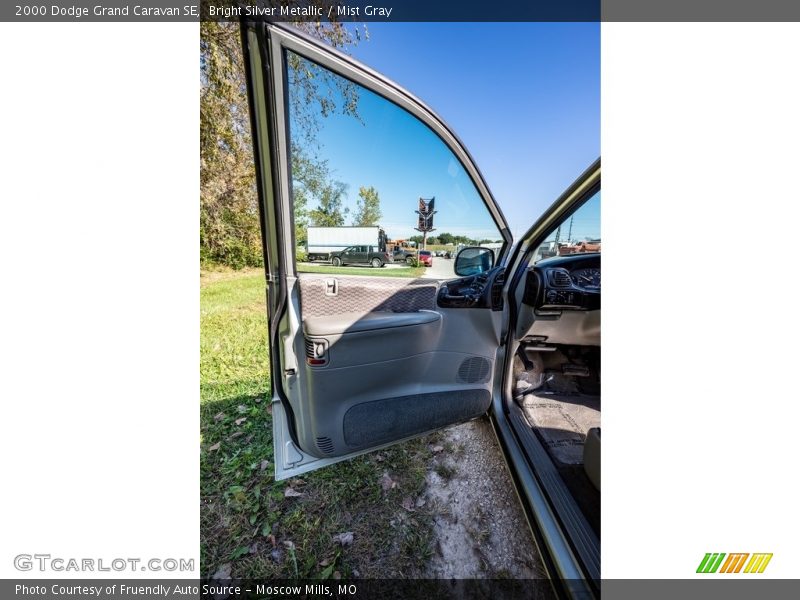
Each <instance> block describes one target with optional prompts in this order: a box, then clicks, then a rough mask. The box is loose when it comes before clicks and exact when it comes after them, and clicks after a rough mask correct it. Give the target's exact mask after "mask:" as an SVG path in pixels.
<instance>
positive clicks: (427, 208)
mask: <svg viewBox="0 0 800 600" xmlns="http://www.w3.org/2000/svg"><path fill="white" fill-rule="evenodd" d="M434 200H436V196H434V197H433V198H431V199H429V200H426V199H425V198H420V199H419V210H415V211H414V212H415V213H417V226H416V227H415V228H414V229H416V230H417V231H419V232H420V233H422V248H420V250H424V249H425V245H426V244H427V243H428V233H429V232H431V231H436V229H435V228H434V227H433V215H435V214H436V211H435V210H433V202H434Z"/></svg>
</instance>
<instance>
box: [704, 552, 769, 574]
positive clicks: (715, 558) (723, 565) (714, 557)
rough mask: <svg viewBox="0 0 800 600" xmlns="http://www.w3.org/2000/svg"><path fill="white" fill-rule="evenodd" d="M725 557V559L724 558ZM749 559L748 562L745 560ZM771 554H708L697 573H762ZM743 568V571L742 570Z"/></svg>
mask: <svg viewBox="0 0 800 600" xmlns="http://www.w3.org/2000/svg"><path fill="white" fill-rule="evenodd" d="M726 556H727V558H726ZM748 557H750V560H749V561H748V560H747V558H748ZM770 560H772V553H771V552H770V553H757V554H749V553H747V552H738V553H733V554H725V553H724V552H713V553H712V552H708V553H706V555H705V556H704V557H703V560H701V561H700V564H699V565H698V567H697V572H698V573H716V572H718V571H719V572H720V573H763V572H764V569H766V568H767V565H768V564H769V561H770ZM742 568H744V570H743V569H742Z"/></svg>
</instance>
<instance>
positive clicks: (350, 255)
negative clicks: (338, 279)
mask: <svg viewBox="0 0 800 600" xmlns="http://www.w3.org/2000/svg"><path fill="white" fill-rule="evenodd" d="M388 262H393V260H392V255H391V254H389V253H388V252H381V251H380V250H378V249H377V248H376V247H375V246H349V247H347V248H345V249H344V250H340V251H339V252H331V264H332V265H333V266H334V267H341V266H342V265H371V266H373V267H382V266H384V265H385V264H386V263H388Z"/></svg>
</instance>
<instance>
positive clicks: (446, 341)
mask: <svg viewBox="0 0 800 600" xmlns="http://www.w3.org/2000/svg"><path fill="white" fill-rule="evenodd" d="M476 35H480V36H484V38H483V39H484V42H482V44H483V45H488V46H491V45H492V44H491V43H490V42H494V41H496V42H497V47H496V48H495V50H494V54H493V56H494V59H495V60H497V58H498V57H499V56H505V57H506V62H505V63H504V64H502V65H498V66H497V70H498V73H497V75H498V77H493V78H492V79H491V81H489V82H488V83H486V84H482V83H481V79H480V74H481V73H482V72H486V73H488V74H492V72H493V70H492V69H489V68H488V65H490V64H491V62H490V61H489V60H481V61H478V62H477V63H476V64H474V65H471V64H470V58H469V56H470V54H464V52H465V49H466V48H467V47H469V48H471V50H470V52H477V51H478V48H477V47H475V42H476V40H475V36H476ZM201 38H202V40H201V41H202V43H201V84H202V85H201V121H202V123H201V125H202V127H201V149H202V151H201V158H202V160H203V175H202V177H201V179H202V189H201V196H202V197H201V208H202V210H201V434H202V442H201V450H202V453H201V545H202V546H201V562H202V565H201V571H202V574H203V576H205V577H210V578H214V579H219V580H225V579H230V578H241V579H263V578H280V579H291V578H297V579H304V578H323V579H327V578H335V579H351V578H352V579H359V578H360V579H396V578H416V579H438V578H459V579H483V578H486V579H500V578H507V579H520V580H534V584H535V585H536V586H540V588H541V593H542V594H545V595H546V594H549V593H551V592H555V593H559V592H563V591H566V592H568V593H573V594H583V593H588V594H591V595H598V594H599V579H600V558H599V556H600V397H601V393H600V390H601V383H600V290H601V248H602V240H601V232H600V202H601V200H600V198H601V192H600V161H599V158H598V156H599V26H597V24H543V23H525V24H515V25H508V24H506V25H503V24H452V23H443V24H436V25H434V24H381V25H379V24H369V26H368V27H366V28H365V27H363V26H356V25H347V26H345V25H341V24H333V25H325V26H323V27H319V28H317V27H308V26H293V25H291V24H267V23H261V22H257V23H256V22H254V23H244V24H242V25H241V27H240V26H239V24H226V23H203V24H202V25H201ZM409 46H411V47H415V48H416V47H419V48H421V49H422V50H424V51H425V52H427V53H428V55H429V56H441V58H439V59H437V60H432V61H431V62H432V64H431V65H430V66H427V67H425V68H423V67H421V66H420V65H419V59H418V56H417V55H415V56H417V58H415V59H413V60H412V58H410V57H408V56H403V54H402V53H399V54H398V52H399V49H401V48H403V47H409ZM409 61H411V62H413V63H414V64H408V62H409ZM414 65H416V68H412V67H414ZM437 69H439V70H438V71H437ZM482 69H483V70H482ZM384 73H385V74H384ZM512 74H514V76H513V77H512ZM390 77H398V81H402V82H403V85H400V84H399V83H396V82H395V81H393V80H392V79H390ZM437 77H438V78H439V80H440V81H441V83H442V85H436V84H435V81H436V79H437ZM449 77H452V78H453V81H460V82H462V85H464V87H469V86H474V87H475V89H476V93H475V96H476V97H475V98H468V99H465V95H464V94H460V93H459V90H458V88H457V87H454V86H451V92H452V93H448V88H447V86H446V85H445V83H446V80H447V78H449ZM515 77H516V78H517V79H515ZM519 81H522V83H519ZM467 82H468V83H467ZM426 85H427V86H428V89H426ZM479 86H484V87H480V89H477V88H478V87H479ZM428 90H430V93H431V94H432V98H433V99H432V100H430V101H428V100H426V91H428ZM427 102H430V105H429V104H427ZM431 107H435V109H436V110H434V108H431ZM481 111H483V112H481ZM448 112H450V113H452V115H454V117H453V120H452V121H451V120H449V119H450V118H451V117H450V115H449V114H448ZM482 124H485V127H482V126H481V125H482ZM457 128H458V129H461V128H464V131H465V133H464V134H461V133H459V132H458V131H456V129H457ZM462 135H463V137H462ZM500 138H502V139H500ZM487 148H492V151H491V152H490V151H488V150H487ZM494 148H499V149H504V150H505V152H507V155H506V156H502V155H500V152H499V151H495V150H494ZM537 160H538V161H540V163H541V165H538V164H537ZM479 163H481V164H479ZM484 164H485V165H486V166H483V165H484ZM565 165H566V166H565Z"/></svg>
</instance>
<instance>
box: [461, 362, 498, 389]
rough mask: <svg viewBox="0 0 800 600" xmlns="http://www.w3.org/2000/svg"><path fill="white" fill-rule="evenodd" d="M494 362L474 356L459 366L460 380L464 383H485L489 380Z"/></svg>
mask: <svg viewBox="0 0 800 600" xmlns="http://www.w3.org/2000/svg"><path fill="white" fill-rule="evenodd" d="M491 366H492V364H491V363H490V362H489V361H488V360H486V359H485V358H481V357H480V356H473V357H471V358H467V359H465V360H464V361H463V362H462V363H461V365H460V366H459V367H458V380H459V381H460V382H462V383H485V382H486V381H488V380H489V371H490V369H491Z"/></svg>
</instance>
